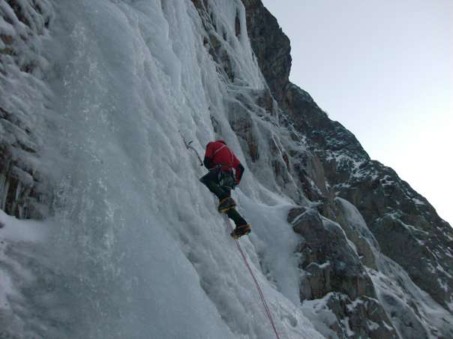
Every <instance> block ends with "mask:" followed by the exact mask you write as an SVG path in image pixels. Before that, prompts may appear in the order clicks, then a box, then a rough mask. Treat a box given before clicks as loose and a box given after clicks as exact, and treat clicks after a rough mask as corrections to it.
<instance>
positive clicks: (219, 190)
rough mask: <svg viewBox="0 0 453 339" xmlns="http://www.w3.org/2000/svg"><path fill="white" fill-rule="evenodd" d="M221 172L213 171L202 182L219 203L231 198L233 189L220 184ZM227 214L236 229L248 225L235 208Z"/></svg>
mask: <svg viewBox="0 0 453 339" xmlns="http://www.w3.org/2000/svg"><path fill="white" fill-rule="evenodd" d="M219 180H220V177H219V171H218V170H212V171H209V172H208V174H206V175H204V176H203V177H202V178H201V179H200V181H201V182H202V183H203V184H204V185H205V186H206V187H207V188H208V189H209V190H210V191H211V192H212V193H214V195H215V196H216V197H217V198H219V201H222V200H223V199H225V198H228V197H230V196H231V189H230V188H228V187H224V186H221V185H220V184H219ZM226 214H227V215H228V218H230V219H231V220H233V221H234V223H235V225H236V227H237V226H241V225H245V224H247V221H245V219H244V218H243V217H242V216H241V215H240V214H239V213H238V211H236V209H235V208H231V209H229V210H228V211H227V212H226Z"/></svg>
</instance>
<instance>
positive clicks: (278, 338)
mask: <svg viewBox="0 0 453 339" xmlns="http://www.w3.org/2000/svg"><path fill="white" fill-rule="evenodd" d="M225 222H226V223H227V225H228V227H229V229H230V231H231V232H232V231H233V227H232V226H231V224H230V222H229V220H228V217H227V216H225ZM236 246H237V248H238V250H239V253H240V254H241V256H242V259H244V263H245V266H247V269H248V270H249V272H250V275H251V276H252V279H253V281H254V283H255V286H256V289H257V290H258V293H259V295H260V298H261V302H262V303H263V306H264V310H265V312H266V315H267V317H268V318H269V321H270V323H271V325H272V329H273V330H274V333H275V337H276V338H277V339H280V336H279V335H278V332H277V328H276V326H275V323H274V319H273V318H272V313H271V310H270V309H269V306H268V305H267V302H266V298H265V297H264V293H263V291H262V290H261V287H260V284H259V283H258V280H256V277H255V275H254V274H253V271H252V268H251V267H250V264H249V262H248V260H247V257H246V256H245V254H244V251H243V250H242V247H241V245H240V244H239V241H237V240H236Z"/></svg>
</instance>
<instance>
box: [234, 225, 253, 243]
mask: <svg viewBox="0 0 453 339" xmlns="http://www.w3.org/2000/svg"><path fill="white" fill-rule="evenodd" d="M251 230H252V227H251V226H250V225H249V224H245V225H241V226H238V227H236V228H235V230H234V231H233V232H231V237H232V238H233V239H239V238H240V237H242V236H243V235H247V234H249V233H250V232H251Z"/></svg>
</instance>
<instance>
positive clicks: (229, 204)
mask: <svg viewBox="0 0 453 339" xmlns="http://www.w3.org/2000/svg"><path fill="white" fill-rule="evenodd" d="M235 206H236V202H235V201H234V200H233V198H231V197H227V198H225V199H222V200H221V201H220V202H219V207H218V210H219V212H220V213H226V212H227V211H228V210H229V209H231V208H233V207H235Z"/></svg>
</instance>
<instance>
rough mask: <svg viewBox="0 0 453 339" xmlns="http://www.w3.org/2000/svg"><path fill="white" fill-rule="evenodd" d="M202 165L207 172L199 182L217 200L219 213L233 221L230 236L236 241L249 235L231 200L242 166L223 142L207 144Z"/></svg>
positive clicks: (247, 228)
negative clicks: (233, 226)
mask: <svg viewBox="0 0 453 339" xmlns="http://www.w3.org/2000/svg"><path fill="white" fill-rule="evenodd" d="M203 164H204V165H205V167H206V168H207V169H208V170H209V172H208V174H206V175H205V176H203V177H202V178H201V179H200V181H201V182H202V183H203V184H205V185H206V187H207V188H208V189H209V190H210V191H211V192H212V193H214V194H215V195H216V196H217V198H219V207H218V210H219V212H220V213H226V214H227V215H228V217H229V218H230V219H232V220H233V221H234V223H235V225H236V228H235V230H234V231H233V232H232V233H231V236H232V237H233V238H235V239H237V238H239V237H241V236H243V235H246V234H248V233H250V225H249V224H248V223H247V221H245V219H244V218H243V217H242V216H241V215H240V214H239V213H238V212H237V211H236V209H235V206H236V202H235V201H234V200H233V198H231V190H232V189H234V188H235V187H236V186H237V185H238V184H239V183H240V182H241V178H242V175H243V174H244V166H242V164H241V162H240V161H239V160H238V158H237V157H236V155H235V154H234V153H233V152H232V151H231V150H230V149H229V148H228V146H227V145H226V143H225V141H223V140H217V141H212V142H209V143H208V144H207V146H206V152H205V156H204V160H203Z"/></svg>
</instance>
